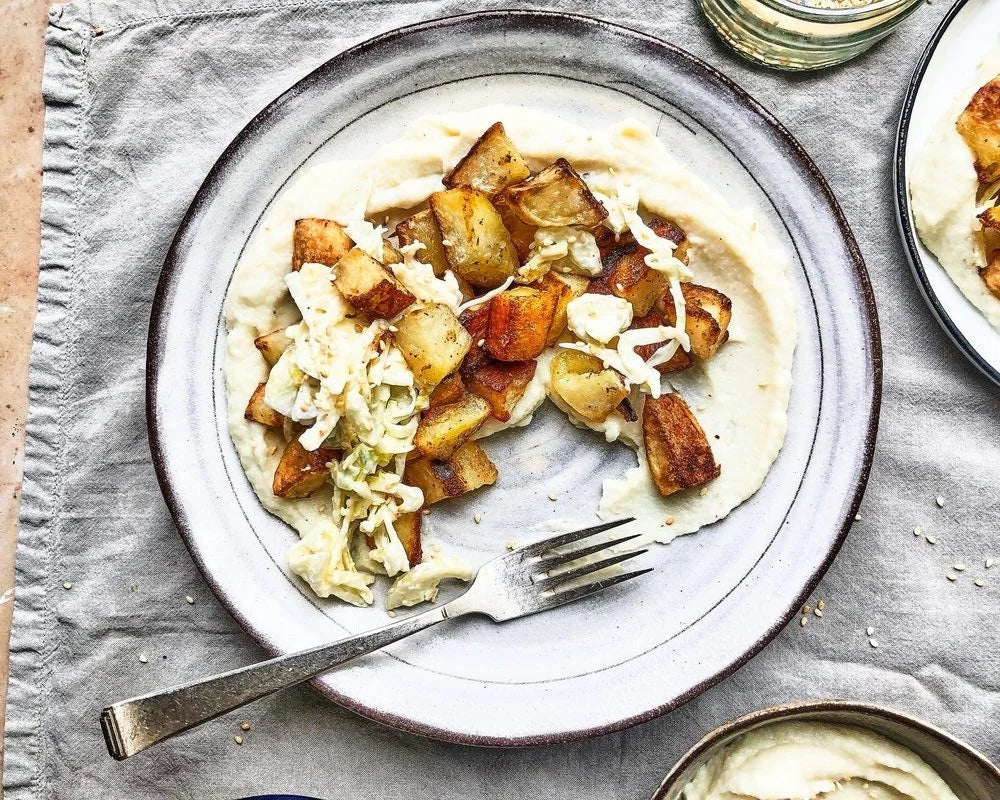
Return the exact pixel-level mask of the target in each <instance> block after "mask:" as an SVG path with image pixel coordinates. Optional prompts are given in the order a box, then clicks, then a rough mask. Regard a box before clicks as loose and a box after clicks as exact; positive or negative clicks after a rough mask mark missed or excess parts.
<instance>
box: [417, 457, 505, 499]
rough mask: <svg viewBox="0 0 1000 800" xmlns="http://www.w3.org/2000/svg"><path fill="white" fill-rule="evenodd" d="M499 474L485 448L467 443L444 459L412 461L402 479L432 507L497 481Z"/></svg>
mask: <svg viewBox="0 0 1000 800" xmlns="http://www.w3.org/2000/svg"><path fill="white" fill-rule="evenodd" d="M498 474H499V473H498V472H497V468H496V466H495V465H494V464H493V462H492V461H490V460H489V458H488V457H487V455H486V453H485V452H483V448H481V447H480V446H479V445H478V444H476V443H475V442H466V443H465V444H463V445H462V446H461V447H460V448H458V450H456V451H455V452H454V453H453V454H452V456H451V458H449V459H446V460H444V461H433V460H431V459H421V460H420V461H411V462H410V463H408V464H407V465H406V469H405V471H404V472H403V481H404V482H405V483H407V484H408V485H410V486H416V487H417V488H418V489H420V490H421V491H422V492H423V493H424V505H425V506H429V505H433V504H434V503H437V502H439V501H441V500H446V499H448V498H449V497H458V496H459V495H462V494H466V493H467V492H471V491H473V490H475V489H478V488H479V487H481V486H486V485H488V484H492V483H495V482H496V479H497V476H498Z"/></svg>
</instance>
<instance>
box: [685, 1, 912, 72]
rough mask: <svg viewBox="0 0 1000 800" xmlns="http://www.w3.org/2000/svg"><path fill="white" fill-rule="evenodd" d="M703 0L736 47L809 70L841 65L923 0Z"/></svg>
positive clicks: (717, 26) (717, 27)
mask: <svg viewBox="0 0 1000 800" xmlns="http://www.w3.org/2000/svg"><path fill="white" fill-rule="evenodd" d="M861 1H863V0H861ZM699 2H700V3H701V8H702V11H704V12H705V16H706V17H708V21H709V22H710V23H711V24H712V26H713V27H714V28H715V30H716V32H717V33H718V34H719V36H721V37H722V39H723V41H725V42H726V44H728V45H729V46H730V47H732V48H733V49H734V50H736V52H738V53H740V54H741V55H744V56H746V57H747V58H749V59H751V60H752V61H757V62H759V63H761V64H766V65H768V66H771V67H777V68H778V69H788V70H805V69H819V68H821V67H829V66H832V65H834V64H840V63H841V62H843V61H847V60H848V59H850V58H854V57H855V56H856V55H858V54H859V53H863V52H864V51H865V50H867V49H868V48H869V47H871V46H872V45H873V44H875V42H877V41H878V40H879V39H881V38H883V37H884V36H887V35H888V34H890V33H891V32H892V31H893V30H894V29H895V28H896V26H897V25H899V23H900V22H902V21H903V20H904V19H906V17H908V16H909V15H910V14H912V13H913V12H914V11H915V10H916V9H917V7H918V6H919V5H920V4H921V3H922V2H923V0H875V2H872V3H867V4H865V5H854V6H847V5H841V6H837V7H835V8H818V7H815V6H809V5H804V4H803V3H797V2H793V1H792V0H699Z"/></svg>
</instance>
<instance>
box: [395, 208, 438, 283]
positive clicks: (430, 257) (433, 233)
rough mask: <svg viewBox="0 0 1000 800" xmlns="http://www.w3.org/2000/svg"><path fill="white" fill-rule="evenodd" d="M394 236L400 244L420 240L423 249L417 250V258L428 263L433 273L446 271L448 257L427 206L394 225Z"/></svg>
mask: <svg viewBox="0 0 1000 800" xmlns="http://www.w3.org/2000/svg"><path fill="white" fill-rule="evenodd" d="M396 238H397V239H399V243H400V244H401V245H404V246H405V245H408V244H413V243H414V242H420V243H421V244H423V246H424V249H423V250H420V251H418V252H417V259H418V260H420V261H422V262H424V263H425V264H430V265H431V267H432V268H433V269H434V274H435V275H436V276H437V277H439V278H440V277H441V276H442V275H444V274H445V272H447V271H448V269H449V266H448V257H447V256H446V255H445V253H444V245H443V244H441V231H439V230H438V226H437V223H436V222H435V221H434V216H433V215H432V214H431V210H430V209H429V208H425V209H424V210H423V211H418V212H417V213H416V214H413V215H412V216H409V217H407V218H406V219H404V220H403V221H402V222H400V223H399V224H398V225H397V226H396Z"/></svg>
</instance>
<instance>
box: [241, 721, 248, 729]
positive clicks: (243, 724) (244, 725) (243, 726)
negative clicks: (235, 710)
mask: <svg viewBox="0 0 1000 800" xmlns="http://www.w3.org/2000/svg"><path fill="white" fill-rule="evenodd" d="M240 730H241V731H248V730H250V723H249V722H243V723H241V724H240Z"/></svg>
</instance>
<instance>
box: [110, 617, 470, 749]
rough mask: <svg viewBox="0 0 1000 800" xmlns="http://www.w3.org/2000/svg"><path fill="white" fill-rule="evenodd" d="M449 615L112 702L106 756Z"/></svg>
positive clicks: (314, 673)
mask: <svg viewBox="0 0 1000 800" xmlns="http://www.w3.org/2000/svg"><path fill="white" fill-rule="evenodd" d="M449 616H457V614H449V610H448V607H447V606H441V607H438V608H432V609H431V610H430V611H425V612H423V613H421V614H414V615H413V616H410V617H406V618H405V619H401V620H399V621H398V622H393V623H391V624H389V625H386V626H384V627H382V628H376V629H375V630H372V631H367V632H365V633H361V634H358V635H357V636H350V637H348V638H346V639H340V640H338V641H336V642H333V643H332V644H325V645H321V646H320V647H314V648H313V649H311V650H304V651H302V652H300V653H291V654H289V655H286V656H281V657H279V658H272V659H271V660H269V661H262V662H260V663H258V664H250V665H249V666H246V667H241V668H239V669H234V670H232V671H230V672H224V673H222V674H221V675H216V676H214V677H211V678H205V679H204V680H200V681H195V682H193V683H188V684H185V685H183V686H175V687H174V688H172V689H167V690H166V691H163V692H157V693H154V694H147V695H143V696H142V697H135V698H132V699H131V700H123V701H122V702H120V703H115V704H114V705H113V706H109V707H107V708H105V709H104V710H103V711H102V712H101V729H102V730H103V731H104V739H105V741H106V742H107V745H108V752H110V753H111V755H112V756H114V757H115V758H116V759H118V760H122V759H125V758H128V757H129V756H131V755H135V754H136V753H138V752H139V751H140V750H145V749H146V748H147V747H150V746H151V745H154V744H157V743H158V742H162V741H163V740H164V739H167V738H169V737H171V736H174V735H175V734H178V733H181V732H183V731H186V730H189V729H190V728H193V727H195V726H197V725H201V723H203V722H208V721H209V720H211V719H215V718H216V717H218V716H220V715H222V714H225V713H226V712H227V711H232V710H233V709H236V708H239V707H240V706H243V705H246V704H247V703H249V702H252V701H253V700H257V699H258V698H261V697H264V696H266V695H269V694H273V693H274V692H279V691H281V690H282V689H287V688H288V687H290V686H295V685H296V684H298V683H302V682H303V681H307V680H309V679H310V678H314V677H316V676H317V675H319V674H320V673H322V672H326V671H327V670H328V669H330V668H332V667H335V666H337V665H338V664H343V663H344V662H345V661H350V660H351V659H352V658H357V657H358V656H360V655H364V654H365V653H370V652H372V651H373V650H378V649H380V648H382V647H385V646H386V645H388V644H392V643H393V642H396V641H399V640H400V639H402V638H404V637H406V636H410V635H411V634H414V633H416V632H417V631H421V630H423V629H424V628H429V627H430V626H431V625H436V624H437V623H439V622H443V621H444V620H446V619H448V618H449Z"/></svg>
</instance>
